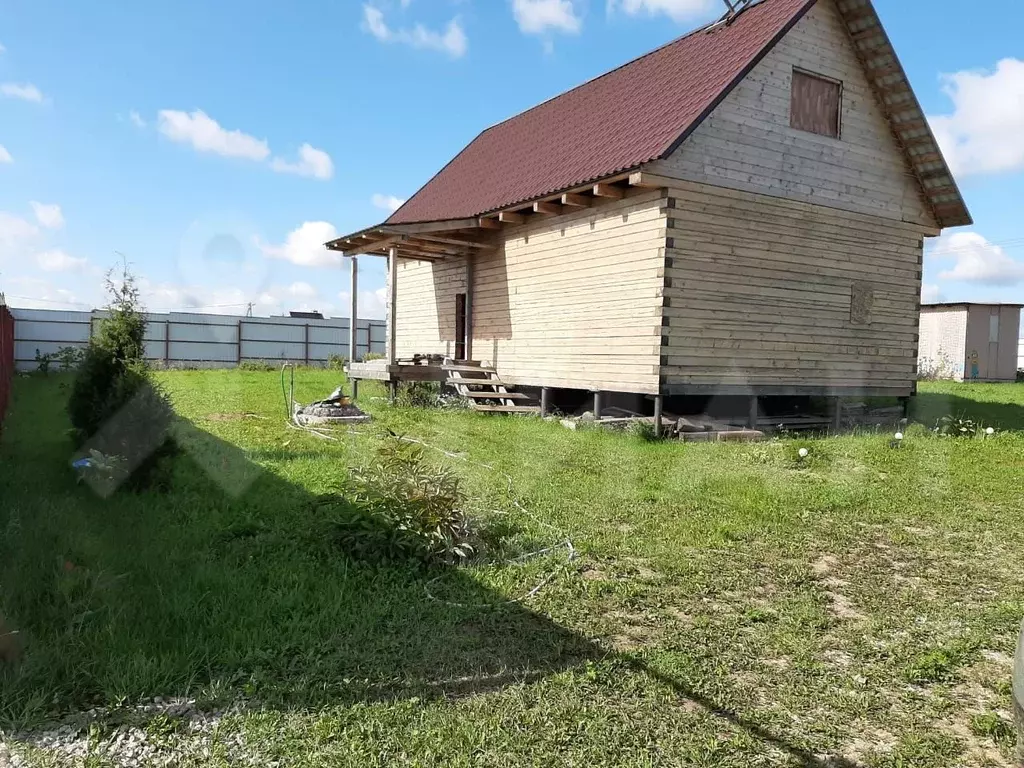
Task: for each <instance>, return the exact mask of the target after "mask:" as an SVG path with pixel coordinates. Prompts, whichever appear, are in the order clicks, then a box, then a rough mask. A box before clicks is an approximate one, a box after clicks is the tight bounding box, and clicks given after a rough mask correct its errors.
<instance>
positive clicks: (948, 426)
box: [935, 413, 985, 437]
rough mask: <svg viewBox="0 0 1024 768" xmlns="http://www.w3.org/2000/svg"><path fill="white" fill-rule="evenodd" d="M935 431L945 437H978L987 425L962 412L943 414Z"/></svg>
mask: <svg viewBox="0 0 1024 768" xmlns="http://www.w3.org/2000/svg"><path fill="white" fill-rule="evenodd" d="M935 432H936V433H938V434H940V435H942V436H943V437H977V436H978V435H981V434H983V433H984V432H985V427H984V426H982V425H981V424H979V423H978V422H976V421H974V419H970V418H968V417H967V416H966V415H965V414H962V413H961V414H959V415H957V416H952V415H947V416H943V417H942V418H941V419H939V421H938V423H937V424H936V425H935Z"/></svg>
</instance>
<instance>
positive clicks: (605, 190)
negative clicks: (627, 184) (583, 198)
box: [594, 184, 626, 200]
mask: <svg viewBox="0 0 1024 768" xmlns="http://www.w3.org/2000/svg"><path fill="white" fill-rule="evenodd" d="M625 194H626V193H625V192H624V191H623V190H622V189H621V188H620V187H613V186H612V185H611V184H595V185H594V197H607V198H610V199H612V200H621V199H622V198H623V197H624V196H625Z"/></svg>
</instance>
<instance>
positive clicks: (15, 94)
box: [0, 83, 44, 104]
mask: <svg viewBox="0 0 1024 768" xmlns="http://www.w3.org/2000/svg"><path fill="white" fill-rule="evenodd" d="M0 94H3V95H4V96H8V97H10V98H12V99H21V100H22V101H32V102H35V103H36V104H42V103H43V100H44V99H43V94H42V91H40V90H39V89H38V88H36V87H35V86H34V85H32V83H25V84H24V85H20V84H18V83H3V84H0Z"/></svg>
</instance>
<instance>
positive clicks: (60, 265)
mask: <svg viewBox="0 0 1024 768" xmlns="http://www.w3.org/2000/svg"><path fill="white" fill-rule="evenodd" d="M36 264H38V265H39V268H40V269H41V270H43V272H80V271H82V270H84V269H85V267H86V265H87V264H88V262H87V261H86V260H85V259H80V258H76V257H74V256H69V255H68V254H67V253H65V252H64V251H62V250H60V249H59V248H57V249H54V250H50V251H43V252H42V253H37V254H36Z"/></svg>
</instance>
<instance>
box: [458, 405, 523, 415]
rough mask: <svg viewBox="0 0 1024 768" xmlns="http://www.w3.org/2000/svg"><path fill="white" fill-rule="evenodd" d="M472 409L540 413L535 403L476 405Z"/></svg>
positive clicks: (489, 411) (487, 411) (492, 411)
mask: <svg viewBox="0 0 1024 768" xmlns="http://www.w3.org/2000/svg"><path fill="white" fill-rule="evenodd" d="M473 410H475V411H480V412H481V413H540V408H539V407H538V406H536V405H478V406H476V407H475V408H474V409H473Z"/></svg>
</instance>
